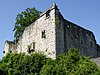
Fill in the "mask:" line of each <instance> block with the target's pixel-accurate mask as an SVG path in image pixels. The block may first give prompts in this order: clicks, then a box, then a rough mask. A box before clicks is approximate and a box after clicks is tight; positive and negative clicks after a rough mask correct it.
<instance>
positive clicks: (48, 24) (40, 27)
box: [3, 4, 100, 59]
mask: <svg viewBox="0 0 100 75" xmlns="http://www.w3.org/2000/svg"><path fill="white" fill-rule="evenodd" d="M70 48H77V49H78V50H79V52H80V54H81V55H86V56H90V57H91V58H95V57H99V56H100V46H99V45H98V44H97V43H96V40H95V36H94V34H93V32H91V31H89V30H87V29H84V28H82V27H80V26H78V25H76V24H74V23H72V22H70V21H68V20H66V19H64V18H63V16H62V15H61V13H60V12H59V9H58V7H57V5H56V4H53V6H52V7H51V8H50V9H48V10H47V11H45V12H43V13H42V14H40V17H39V18H38V19H37V20H36V21H35V22H34V23H32V24H31V25H30V26H28V27H26V28H25V30H24V32H23V34H22V36H21V37H20V39H19V41H18V43H17V44H15V43H14V42H12V41H5V48H4V51H3V52H4V55H6V54H7V53H8V52H18V53H20V52H25V53H26V54H28V53H31V52H38V51H40V52H43V53H44V54H45V55H47V56H48V57H50V58H53V59H55V58H56V56H57V55H58V54H60V53H65V52H66V51H67V50H68V49H70Z"/></svg>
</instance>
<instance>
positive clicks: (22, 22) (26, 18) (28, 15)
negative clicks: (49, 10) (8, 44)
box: [13, 7, 41, 43]
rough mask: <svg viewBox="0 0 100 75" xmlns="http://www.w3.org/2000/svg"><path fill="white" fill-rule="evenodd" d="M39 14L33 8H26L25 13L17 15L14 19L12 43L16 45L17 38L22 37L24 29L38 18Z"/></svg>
mask: <svg viewBox="0 0 100 75" xmlns="http://www.w3.org/2000/svg"><path fill="white" fill-rule="evenodd" d="M40 13H41V12H40V11H38V10H37V9H35V8H34V7H33V8H27V9H26V10H25V11H23V12H21V13H19V14H18V15H17V17H16V22H15V27H14V30H13V31H14V38H15V39H14V41H15V42H16V43H17V42H18V40H19V38H20V37H21V36H22V34H23V31H24V30H25V28H26V27H27V26H29V25H31V23H33V22H34V21H36V19H37V18H39V14H40Z"/></svg>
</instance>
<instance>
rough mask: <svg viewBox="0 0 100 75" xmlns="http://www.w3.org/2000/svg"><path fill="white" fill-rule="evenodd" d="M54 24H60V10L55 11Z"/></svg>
mask: <svg viewBox="0 0 100 75" xmlns="http://www.w3.org/2000/svg"><path fill="white" fill-rule="evenodd" d="M55 24H56V25H57V26H59V25H60V24H61V15H60V12H56V18H55Z"/></svg>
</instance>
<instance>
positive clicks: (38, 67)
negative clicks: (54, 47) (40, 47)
mask: <svg viewBox="0 0 100 75" xmlns="http://www.w3.org/2000/svg"><path fill="white" fill-rule="evenodd" d="M0 74H1V75H100V68H99V67H98V66H97V65H96V64H95V63H94V62H91V61H90V59H89V57H85V56H80V54H79V52H78V50H76V49H70V50H68V52H66V53H65V54H60V55H58V56H57V58H56V59H55V60H54V59H51V58H46V56H45V55H43V54H41V53H32V54H30V55H25V53H19V54H17V53H8V54H7V55H6V56H4V57H3V58H2V60H1V62H0Z"/></svg>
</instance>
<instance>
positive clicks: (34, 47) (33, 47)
mask: <svg viewBox="0 0 100 75" xmlns="http://www.w3.org/2000/svg"><path fill="white" fill-rule="evenodd" d="M33 50H35V42H33Z"/></svg>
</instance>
